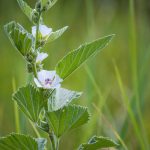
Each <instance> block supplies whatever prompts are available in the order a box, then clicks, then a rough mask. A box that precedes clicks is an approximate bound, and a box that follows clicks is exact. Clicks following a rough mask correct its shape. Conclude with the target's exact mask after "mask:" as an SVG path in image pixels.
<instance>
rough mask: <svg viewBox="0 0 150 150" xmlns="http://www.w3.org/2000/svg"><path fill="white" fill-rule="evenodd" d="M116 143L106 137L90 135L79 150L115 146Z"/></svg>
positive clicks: (93, 149) (95, 149)
mask: <svg viewBox="0 0 150 150" xmlns="http://www.w3.org/2000/svg"><path fill="white" fill-rule="evenodd" d="M116 146H118V144H117V143H116V142H115V141H113V140H112V139H110V138H108V137H102V136H100V137H98V136H94V137H92V138H91V139H90V140H89V142H88V143H87V144H82V145H81V146H80V147H79V150H97V149H100V148H109V147H116Z"/></svg>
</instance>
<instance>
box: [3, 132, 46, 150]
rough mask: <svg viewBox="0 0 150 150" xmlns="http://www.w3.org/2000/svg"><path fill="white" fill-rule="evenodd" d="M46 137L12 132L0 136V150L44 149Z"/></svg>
mask: <svg viewBox="0 0 150 150" xmlns="http://www.w3.org/2000/svg"><path fill="white" fill-rule="evenodd" d="M46 142H47V141H46V139H43V138H38V139H35V138H33V137H31V136H29V135H22V134H16V133H12V134H10V135H9V136H7V137H2V138H0V150H45V144H46Z"/></svg>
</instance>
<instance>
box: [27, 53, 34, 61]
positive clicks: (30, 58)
mask: <svg viewBox="0 0 150 150" xmlns="http://www.w3.org/2000/svg"><path fill="white" fill-rule="evenodd" d="M26 60H27V61H28V62H30V63H32V62H33V60H34V57H33V55H32V54H31V53H29V54H27V55H26Z"/></svg>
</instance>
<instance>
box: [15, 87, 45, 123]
mask: <svg viewBox="0 0 150 150" xmlns="http://www.w3.org/2000/svg"><path fill="white" fill-rule="evenodd" d="M13 100H15V101H16V102H17V104H18V106H19V108H20V109H21V110H22V111H23V112H24V114H25V115H26V116H27V117H28V118H29V119H30V120H32V121H33V122H37V121H38V119H39V115H40V112H41V110H42V108H43V107H44V105H45V104H46V103H47V100H45V99H44V98H43V94H42V92H41V91H39V90H37V89H36V88H35V87H33V86H32V85H30V84H28V85H27V86H25V87H22V88H19V89H18V91H17V92H16V93H14V94H13Z"/></svg>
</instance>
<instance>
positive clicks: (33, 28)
mask: <svg viewBox="0 0 150 150" xmlns="http://www.w3.org/2000/svg"><path fill="white" fill-rule="evenodd" d="M32 35H33V36H34V37H35V36H36V26H33V27H32Z"/></svg>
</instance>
